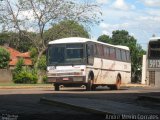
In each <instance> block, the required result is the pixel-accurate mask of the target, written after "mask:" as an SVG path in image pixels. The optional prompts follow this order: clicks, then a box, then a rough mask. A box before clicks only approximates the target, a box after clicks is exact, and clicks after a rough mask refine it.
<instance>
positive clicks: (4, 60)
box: [0, 47, 10, 69]
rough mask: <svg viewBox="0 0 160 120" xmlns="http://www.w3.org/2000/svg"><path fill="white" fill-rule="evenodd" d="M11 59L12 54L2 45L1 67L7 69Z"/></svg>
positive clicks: (0, 53) (0, 52)
mask: <svg viewBox="0 0 160 120" xmlns="http://www.w3.org/2000/svg"><path fill="white" fill-rule="evenodd" d="M9 61H10V54H9V52H8V51H7V50H6V49H5V48H2V47H0V69H5V68H7V67H8V64H9Z"/></svg>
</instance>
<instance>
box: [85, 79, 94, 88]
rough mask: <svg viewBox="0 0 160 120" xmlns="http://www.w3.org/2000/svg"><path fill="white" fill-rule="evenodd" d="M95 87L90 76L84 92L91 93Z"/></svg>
mask: <svg viewBox="0 0 160 120" xmlns="http://www.w3.org/2000/svg"><path fill="white" fill-rule="evenodd" d="M94 88H95V86H94V85H93V80H91V76H90V77H88V83H87V85H86V90H87V91H91V90H94Z"/></svg>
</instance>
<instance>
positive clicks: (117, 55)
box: [116, 49, 121, 60]
mask: <svg viewBox="0 0 160 120" xmlns="http://www.w3.org/2000/svg"><path fill="white" fill-rule="evenodd" d="M116 59H117V60H121V50H120V49H116Z"/></svg>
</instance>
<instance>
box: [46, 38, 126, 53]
mask: <svg viewBox="0 0 160 120" xmlns="http://www.w3.org/2000/svg"><path fill="white" fill-rule="evenodd" d="M89 41H90V42H94V43H100V44H104V45H108V46H113V47H117V48H121V49H125V50H129V48H128V47H127V46H122V45H112V44H108V43H103V42H99V41H97V40H91V39H87V38H81V37H69V38H62V39H57V40H53V41H50V42H49V44H62V43H86V42H89Z"/></svg>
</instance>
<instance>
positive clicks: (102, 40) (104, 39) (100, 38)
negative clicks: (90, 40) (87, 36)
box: [97, 35, 112, 43]
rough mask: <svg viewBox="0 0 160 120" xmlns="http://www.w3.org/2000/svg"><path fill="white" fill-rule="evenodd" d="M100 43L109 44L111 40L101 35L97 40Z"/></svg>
mask: <svg viewBox="0 0 160 120" xmlns="http://www.w3.org/2000/svg"><path fill="white" fill-rule="evenodd" d="M97 40H98V41H100V42H104V43H111V42H112V41H111V38H110V37H109V36H108V35H101V36H99V37H98V39H97Z"/></svg>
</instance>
